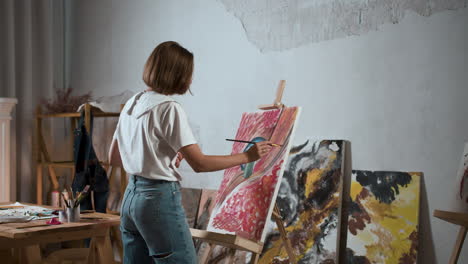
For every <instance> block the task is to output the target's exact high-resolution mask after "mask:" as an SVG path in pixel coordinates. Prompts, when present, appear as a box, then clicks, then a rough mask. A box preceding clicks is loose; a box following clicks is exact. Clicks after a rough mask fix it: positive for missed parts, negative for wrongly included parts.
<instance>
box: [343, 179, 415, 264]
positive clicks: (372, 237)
mask: <svg viewBox="0 0 468 264" xmlns="http://www.w3.org/2000/svg"><path fill="white" fill-rule="evenodd" d="M421 177H422V173H420V172H389V171H358V170H357V171H353V173H352V176H351V190H350V196H351V200H350V204H349V207H348V215H349V217H348V234H347V246H346V247H347V249H346V263H348V264H370V263H386V264H412V263H416V262H417V253H418V219H419V196H420V181H421Z"/></svg>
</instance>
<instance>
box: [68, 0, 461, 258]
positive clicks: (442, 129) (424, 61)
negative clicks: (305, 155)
mask: <svg viewBox="0 0 468 264" xmlns="http://www.w3.org/2000/svg"><path fill="white" fill-rule="evenodd" d="M69 8H70V9H71V12H70V13H71V16H72V18H73V19H72V20H71V21H72V25H71V26H70V28H71V32H70V34H71V36H70V38H71V45H70V46H69V48H70V51H69V54H71V58H70V60H69V66H70V78H71V79H70V82H71V86H72V87H73V88H75V89H78V90H81V91H88V90H93V92H94V94H95V95H96V96H104V95H112V94H117V93H120V92H122V91H125V90H134V91H139V90H141V89H143V88H144V85H143V82H142V81H141V72H142V68H143V64H144V62H145V60H146V58H147V56H148V55H149V53H150V52H151V51H152V49H153V48H154V47H155V45H157V44H158V43H160V42H162V41H165V40H175V41H178V42H180V43H181V44H182V45H183V46H185V47H187V48H188V49H190V50H191V51H192V52H194V54H195V64H196V65H195V75H194V81H193V84H192V91H193V92H194V94H195V95H194V96H190V95H187V96H184V97H181V98H179V101H180V102H181V103H182V104H183V105H184V107H185V109H186V111H187V112H188V114H189V117H190V119H191V121H192V122H193V123H194V124H196V125H197V126H198V128H197V129H198V131H199V137H200V142H201V143H202V145H203V150H204V152H206V153H208V154H223V153H228V152H229V150H230V144H228V143H226V142H225V141H224V139H225V138H228V137H233V136H234V134H235V129H236V126H237V124H238V122H239V119H240V114H241V112H242V111H253V110H255V107H256V106H257V105H258V104H260V103H269V102H270V101H272V99H273V94H274V92H275V89H276V85H277V82H278V80H280V79H286V80H287V86H286V92H285V95H284V102H285V103H286V104H287V105H301V106H303V112H302V115H301V120H300V125H299V127H298V129H297V134H296V142H302V141H303V140H304V139H306V138H310V137H311V138H343V139H347V140H350V141H351V142H352V151H353V157H352V158H353V167H354V168H355V169H371V170H407V171H423V172H424V173H425V185H426V189H427V196H428V198H427V199H428V204H429V208H427V201H426V204H425V206H424V204H423V210H422V228H421V229H422V232H421V233H422V234H421V248H420V260H421V263H446V262H447V260H448V258H449V255H450V252H451V248H452V246H453V244H454V242H455V234H456V231H457V228H456V227H455V226H453V225H451V224H448V223H445V222H442V221H440V220H437V219H434V218H432V217H431V216H430V215H431V214H432V211H433V210H434V209H450V204H451V202H452V201H453V198H452V195H453V188H454V179H455V175H456V171H457V168H458V162H459V160H460V157H461V153H462V150H463V142H464V141H467V140H468V122H467V118H468V107H466V102H467V99H468V65H467V63H468V30H467V26H468V9H466V8H465V9H459V10H456V11H444V12H440V13H436V14H434V15H432V16H430V17H423V16H419V15H418V14H415V13H412V12H411V11H410V12H408V13H407V14H406V15H405V17H404V19H403V20H402V21H400V22H399V24H396V25H392V24H390V25H383V26H381V27H380V28H379V30H378V31H372V32H369V33H366V34H363V35H361V36H351V37H346V38H342V39H336V40H331V41H325V42H318V43H314V44H308V45H304V46H301V47H299V48H295V49H290V50H286V51H282V52H265V53H262V52H260V50H259V49H258V48H257V47H256V46H254V45H253V44H252V43H251V42H249V40H248V39H247V37H246V34H245V31H244V29H243V27H242V24H241V23H240V22H239V20H238V19H236V18H235V17H234V16H233V15H231V14H230V13H228V12H227V11H226V9H225V7H224V6H223V5H222V4H221V3H219V2H216V1H212V0H204V1H202V0H200V1H194V0H191V1H189V0H174V1H150V0H145V1H143V0H140V1H124V0H119V1H115V0H114V1H111V0H105V1H104V0H102V1H91V0H81V1H74V2H72V3H71V4H70V6H69ZM221 177H222V174H221V173H207V174H198V175H195V174H192V173H188V172H187V173H186V177H185V180H184V182H183V185H185V186H191V187H203V188H217V187H218V185H219V183H220V181H221ZM425 193H426V192H424V193H423V196H426V195H425ZM424 199H425V198H424V197H423V200H424ZM423 203H424V202H423ZM424 207H426V208H424ZM432 237H433V238H434V242H433V243H432V242H431V241H430V239H432ZM467 252H468V250H466V246H465V249H464V250H463V252H462V256H461V259H460V262H459V263H468V254H467Z"/></svg>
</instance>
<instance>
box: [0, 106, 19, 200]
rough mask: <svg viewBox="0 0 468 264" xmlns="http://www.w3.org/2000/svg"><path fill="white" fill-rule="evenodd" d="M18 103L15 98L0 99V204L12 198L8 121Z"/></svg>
mask: <svg viewBox="0 0 468 264" xmlns="http://www.w3.org/2000/svg"><path fill="white" fill-rule="evenodd" d="M17 102H18V100H17V99H16V98H0V202H6V201H10V199H11V198H12V195H11V194H12V193H11V184H12V183H13V181H14V179H13V178H12V175H11V171H10V168H11V161H12V160H10V159H11V154H10V142H11V138H10V120H11V110H13V107H14V106H15V104H16V103H17Z"/></svg>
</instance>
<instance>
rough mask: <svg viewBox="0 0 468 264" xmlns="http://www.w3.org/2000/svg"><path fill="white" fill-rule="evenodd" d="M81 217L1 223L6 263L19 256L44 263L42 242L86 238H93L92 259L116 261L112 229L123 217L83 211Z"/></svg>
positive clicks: (0, 245)
mask: <svg viewBox="0 0 468 264" xmlns="http://www.w3.org/2000/svg"><path fill="white" fill-rule="evenodd" d="M44 207H47V206H44ZM81 217H82V219H81V221H80V222H77V223H64V224H60V225H47V226H38V225H43V224H45V222H46V220H36V221H31V222H28V223H6V224H0V259H1V260H2V263H15V262H18V261H19V260H20V261H21V263H34V264H36V263H41V260H42V257H41V252H40V248H39V244H47V243H57V242H62V241H71V240H80V239H86V238H91V244H90V251H89V256H88V263H114V256H113V251H112V246H111V241H110V239H109V229H110V228H111V227H113V226H118V225H119V224H120V217H119V216H118V215H110V214H101V213H90V214H81ZM83 218H84V219H83ZM4 260H6V261H5V262H3V261H4Z"/></svg>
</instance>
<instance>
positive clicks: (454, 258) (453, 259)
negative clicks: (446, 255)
mask: <svg viewBox="0 0 468 264" xmlns="http://www.w3.org/2000/svg"><path fill="white" fill-rule="evenodd" d="M466 231H467V228H466V227H464V226H462V227H460V231H458V236H457V242H455V247H454V248H453V251H452V256H451V257H450V261H449V264H456V263H457V262H458V257H460V252H461V249H462V247H463V242H464V241H465V237H466Z"/></svg>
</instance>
